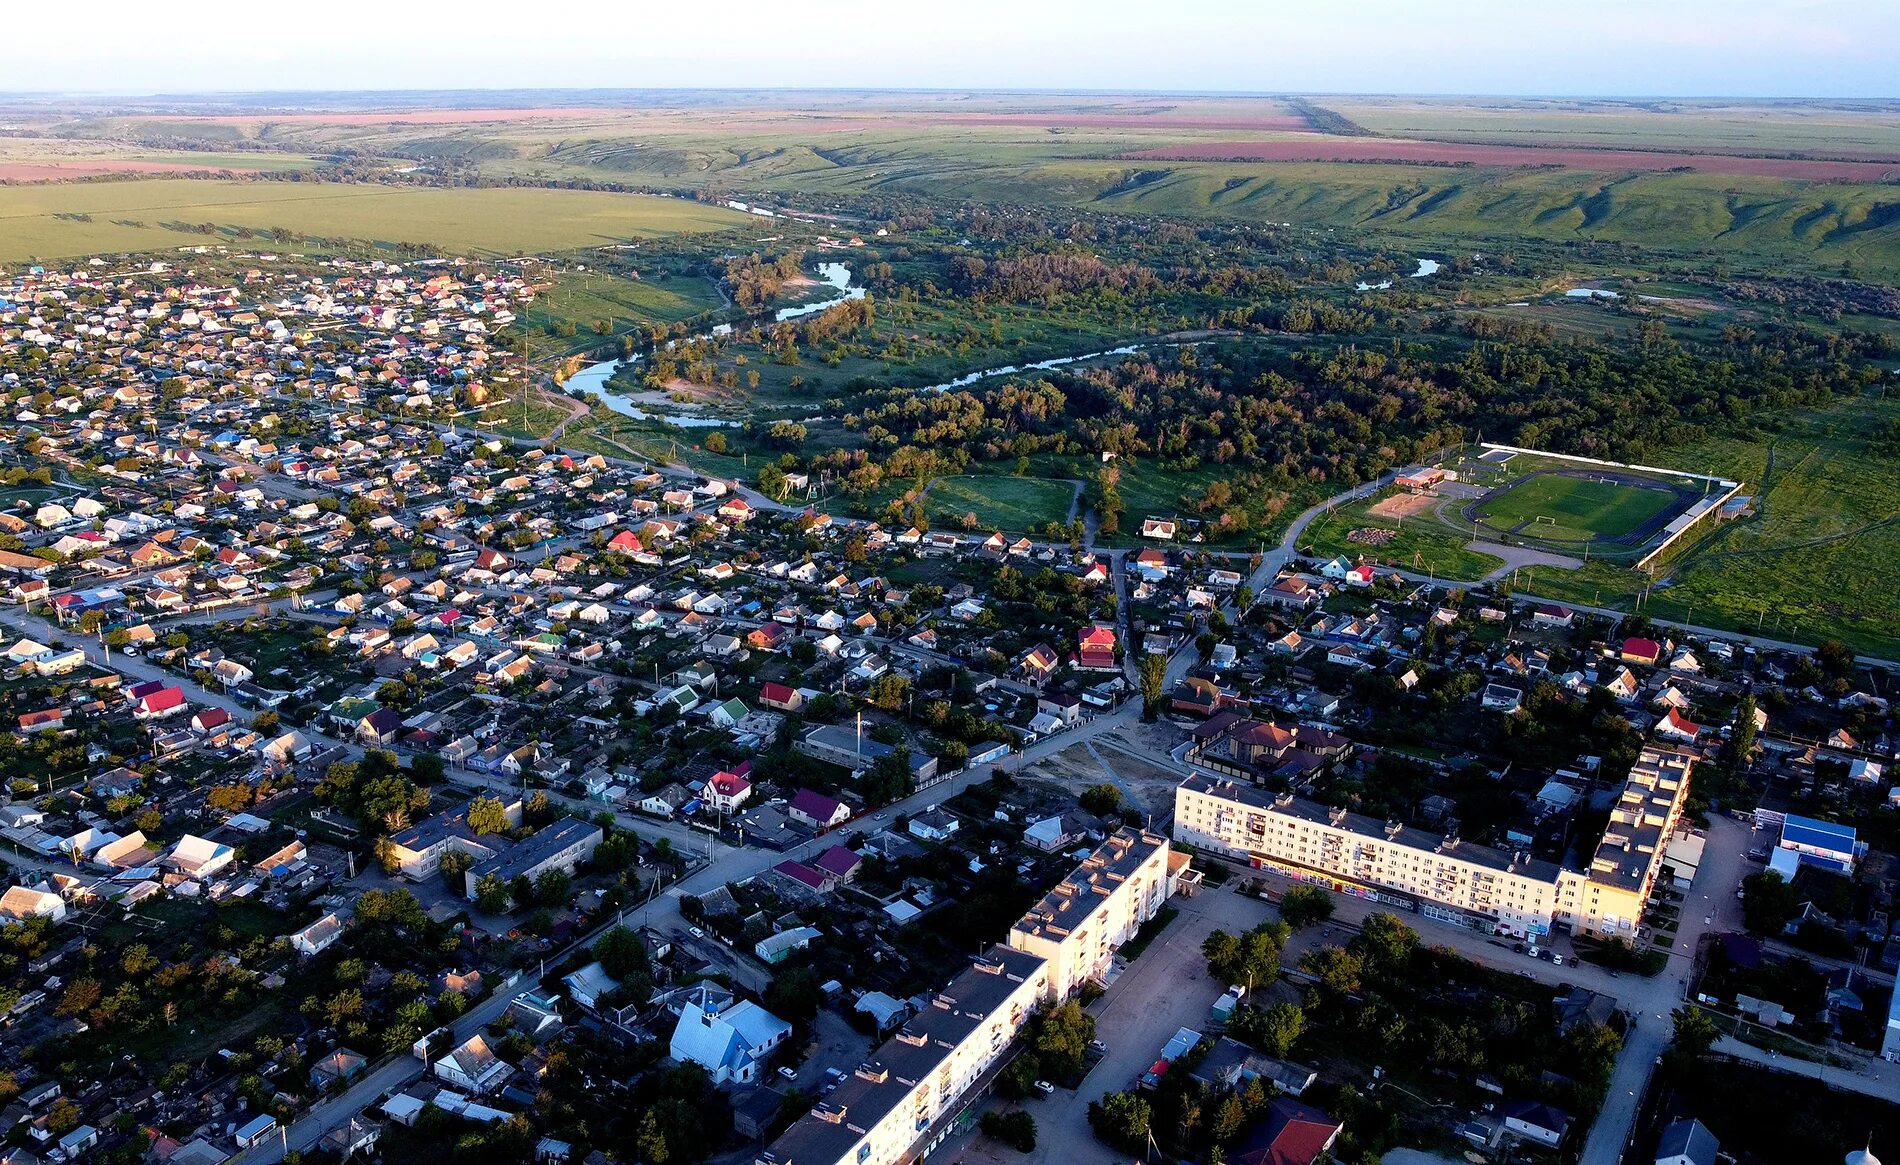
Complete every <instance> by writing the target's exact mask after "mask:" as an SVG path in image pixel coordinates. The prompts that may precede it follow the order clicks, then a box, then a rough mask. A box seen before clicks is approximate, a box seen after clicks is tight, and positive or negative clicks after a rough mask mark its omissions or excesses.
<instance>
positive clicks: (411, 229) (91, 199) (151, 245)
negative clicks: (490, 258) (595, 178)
mask: <svg viewBox="0 0 1900 1165" xmlns="http://www.w3.org/2000/svg"><path fill="white" fill-rule="evenodd" d="M751 221H755V220H751V219H748V218H747V217H746V216H745V215H741V214H736V213H733V212H731V211H727V210H722V209H719V208H717V207H711V206H704V205H701V204H699V203H695V202H690V201H687V200H685V199H668V198H650V197H643V196H639V195H631V194H604V193H594V192H586V191H568V190H527V189H521V190H509V189H492V190H424V189H404V188H394V187H385V186H349V185H320V184H304V183H290V182H284V183H263V182H194V181H189V180H184V179H154V180H142V181H126V182H95V183H83V184H78V185H69V186H11V187H3V188H0V260H11V261H19V260H23V259H36V258H37V259H59V258H69V257H73V256H78V255H89V254H97V253H102V252H114V251H134V250H166V249H171V248H175V247H182V246H189V245H193V244H202V243H216V242H225V241H228V240H230V239H231V238H233V237H235V236H236V234H237V232H238V231H239V229H240V228H247V229H249V230H252V231H256V232H265V231H269V230H272V229H275V228H283V229H286V230H290V231H295V232H298V233H302V234H308V235H316V236H322V237H327V238H348V239H361V240H364V241H368V242H399V243H426V244H431V245H434V246H439V247H443V248H447V249H450V250H456V251H461V252H464V253H470V254H473V253H490V254H521V253H523V252H532V251H544V250H568V249H573V248H579V247H587V246H598V245H602V244H606V243H613V242H621V241H625V240H629V239H642V238H657V237H660V236H664V235H673V234H680V233H683V232H689V231H708V230H720V229H724V228H727V227H732V226H738V225H741V224H744V223H747V222H751ZM204 226H209V227H210V228H211V229H210V231H209V233H204V232H203V231H201V230H200V229H198V228H202V227H204Z"/></svg>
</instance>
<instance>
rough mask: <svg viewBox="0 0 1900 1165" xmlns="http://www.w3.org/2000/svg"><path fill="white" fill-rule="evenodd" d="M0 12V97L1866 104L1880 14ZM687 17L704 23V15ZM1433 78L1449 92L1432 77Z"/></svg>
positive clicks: (1771, 7) (396, 7)
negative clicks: (692, 96) (1268, 98)
mask: <svg viewBox="0 0 1900 1165" xmlns="http://www.w3.org/2000/svg"><path fill="white" fill-rule="evenodd" d="M98 8H101V9H103V12H102V13H101V14H100V18H99V19H96V20H95V19H90V18H89V19H88V20H87V22H86V24H85V28H84V30H83V35H76V34H75V32H74V22H73V18H72V16H71V14H70V13H67V12H64V11H60V10H56V9H50V8H46V7H28V8H23V9H22V10H21V11H20V12H17V13H13V14H10V15H9V25H10V27H9V32H10V40H11V42H12V43H13V45H14V47H15V52H14V53H13V54H12V58H11V62H10V66H9V76H8V77H7V79H6V92H8V93H10V94H13V95H19V96H27V95H46V94H62V95H71V96H81V95H84V96H94V97H137V96H154V95H168V96H182V95H193V94H203V95H211V94H233V93H239V94H241V93H252V94H256V93H266V92H269V93H296V92H304V93H328V92H389V93H395V92H418V91H422V92H427V91H444V90H458V91H475V92H479V91H494V90H549V89H566V90H590V89H627V90H654V89H689V90H692V89H696V90H741V91H745V90H754V91H757V90H777V91H798V90H830V91H862V90H884V91H897V90H904V91H912V92H932V91H934V92H959V91H970V90H980V91H1003V92H1011V91H1015V92H1024V91H1033V92H1051V93H1065V92H1071V93H1072V92H1095V93H1116V94H1119V93H1132V94H1162V95H1177V96H1237V97H1244V96H1265V95H1274V94H1339V95H1343V94H1351V95H1379V96H1406V97H1433V96H1482V97H1544V98H1559V99H1561V98H1657V99H1692V98H1698V99H1722V98H1730V99H1736V98H1749V99H1778V100H1800V99H1806V100H1842V99H1873V100H1878V99H1887V98H1892V97H1895V96H1900V82H1896V79H1895V78H1896V75H1897V71H1896V70H1895V69H1894V68H1893V65H1892V60H1891V56H1892V49H1893V46H1894V45H1896V44H1900V5H1895V4H1892V3H1881V2H1877V0H1727V2H1723V0H1676V2H1674V3H1671V4H1669V5H1667V6H1657V5H1655V4H1653V3H1649V2H1646V0H1602V2H1600V3H1598V4H1596V5H1594V6H1591V7H1589V8H1587V9H1586V8H1559V7H1556V6H1554V5H1536V4H1534V3H1533V4H1524V3H1522V2H1521V0H1519V2H1516V3H1510V2H1506V0H1468V2H1466V3H1462V4H1460V5H1458V6H1457V7H1456V8H1455V9H1452V10H1442V9H1430V8H1427V7H1425V6H1421V5H1417V4H1414V3H1409V2H1407V0H1363V2H1361V3H1356V4H1351V5H1338V6H1333V7H1330V8H1325V9H1321V10H1314V9H1313V8H1311V7H1310V6H1303V5H1293V4H1286V3H1278V2H1255V3H1247V2H1245V0H1184V2H1183V3H1180V4H1178V5H1176V6H1174V7H1172V8H1170V9H1166V10H1163V9H1162V8H1161V7H1160V6H1157V5H1153V4H1146V3H1135V2H1133V0H1098V2H1095V3H1088V2H1085V0H1043V2H1041V3H1031V4H1021V3H1005V2H1004V0H967V2H966V3H963V4H959V5H957V6H956V7H955V8H954V9H945V8H942V7H935V6H933V7H922V6H901V7H900V6H886V5H881V4H877V3H873V2H872V0H813V2H811V3H808V4H806V5H804V6H802V7H799V8H790V7H787V6H785V5H782V4H768V3H766V2H765V0H727V3H725V4H722V5H721V6H720V7H719V8H718V9H716V10H707V9H699V8H686V7H684V6H665V7H660V6H627V5H620V4H609V3H606V2H605V0H576V2H572V3H567V4H561V5H550V6H544V7H542V8H538V9H525V8H524V7H523V6H521V5H519V4H515V3H508V4H497V3H493V2H488V0H471V2H469V3H460V4H454V5H450V4H446V3H440V2H438V0H422V2H417V3H403V4H388V3H382V4H372V3H370V2H369V0H338V2H337V3H334V4H332V5H330V6H328V7H326V8H325V9H323V10H321V11H308V10H284V9H258V8H254V7H251V6H249V5H239V4H235V3H231V2H230V0H210V2H207V3H204V4H200V5H198V6H195V7H194V8H193V9H191V10H190V13H189V18H181V17H180V16H178V15H164V14H158V13H155V12H153V11H152V10H151V9H150V8H149V6H147V5H144V4H142V3H140V4H135V3H132V2H131V0H108V2H107V3H105V4H103V5H100V6H98ZM709 13H710V14H712V15H714V16H716V19H712V20H709V19H708V16H709ZM1448 82H1450V83H1448Z"/></svg>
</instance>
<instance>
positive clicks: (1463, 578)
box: [1302, 494, 1504, 582]
mask: <svg viewBox="0 0 1900 1165" xmlns="http://www.w3.org/2000/svg"><path fill="white" fill-rule="evenodd" d="M1384 496H1387V495H1384V494H1381V495H1379V496H1377V497H1372V498H1367V499H1365V500H1363V501H1358V502H1354V503H1352V504H1351V505H1347V506H1341V507H1339V508H1338V509H1336V510H1334V511H1333V512H1332V513H1330V514H1325V515H1322V516H1320V517H1318V518H1315V519H1314V520H1313V522H1312V524H1311V525H1309V526H1307V528H1306V538H1305V541H1304V543H1303V546H1302V548H1304V547H1306V546H1310V547H1312V552H1313V554H1314V555H1316V556H1320V557H1325V558H1332V557H1335V556H1337V555H1342V554H1343V555H1345V556H1346V557H1347V558H1348V559H1351V560H1352V561H1355V562H1357V561H1358V560H1359V559H1360V558H1361V557H1367V558H1371V559H1372V560H1374V561H1376V562H1383V563H1386V564H1387V565H1390V566H1395V567H1398V568H1400V569H1401V570H1413V571H1428V572H1430V573H1432V574H1435V575H1438V576H1439V577H1441V578H1445V579H1456V580H1458V581H1460V582H1477V581H1478V580H1479V579H1481V578H1483V577H1484V576H1485V575H1487V574H1490V573H1491V572H1492V571H1494V570H1496V569H1498V568H1499V567H1501V566H1503V565H1504V560H1503V559H1501V558H1497V557H1494V556H1492V555H1489V554H1481V553H1479V552H1478V551H1475V550H1467V549H1465V547H1466V545H1467V544H1468V543H1469V542H1470V541H1471V539H1470V538H1468V537H1466V536H1464V535H1463V534H1459V533H1457V532H1455V531H1451V530H1447V529H1445V528H1444V527H1442V526H1439V525H1436V524H1435V523H1432V522H1430V521H1429V520H1427V521H1409V522H1406V523H1404V524H1402V525H1401V524H1400V523H1397V522H1394V521H1393V520H1392V519H1390V518H1375V517H1373V516H1372V515H1371V513H1370V511H1371V508H1372V506H1373V505H1375V504H1376V503H1377V502H1378V501H1379V498H1380V497H1384ZM1360 529H1378V530H1391V531H1392V532H1393V538H1392V541H1390V542H1387V543H1386V544H1385V545H1383V546H1367V545H1365V544H1363V543H1358V542H1351V541H1348V540H1347V538H1346V535H1347V534H1348V533H1350V532H1352V531H1354V530H1360Z"/></svg>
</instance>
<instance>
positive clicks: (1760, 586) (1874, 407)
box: [1518, 397, 1900, 659]
mask: <svg viewBox="0 0 1900 1165" xmlns="http://www.w3.org/2000/svg"><path fill="white" fill-rule="evenodd" d="M1892 423H1900V401H1894V400H1882V399H1879V398H1873V397H1867V398H1861V399H1859V400H1854V401H1848V402H1844V403H1842V404H1839V405H1836V406H1834V407H1831V408H1824V409H1803V410H1798V411H1793V412H1788V413H1781V414H1770V415H1768V416H1767V417H1765V418H1763V419H1762V420H1761V422H1760V423H1759V425H1758V426H1757V427H1756V428H1753V429H1750V430H1746V431H1742V432H1737V433H1733V434H1730V435H1727V436H1723V437H1718V438H1712V439H1710V440H1707V441H1702V442H1699V443H1697V444H1694V445H1690V446H1687V447H1684V448H1681V449H1674V450H1670V451H1668V453H1666V454H1662V455H1659V456H1666V458H1667V459H1668V462H1669V464H1671V465H1677V466H1681V467H1683V468H1684V469H1689V470H1694V471H1697V472H1704V473H1717V474H1722V475H1724V476H1727V477H1730V478H1734V479H1735V480H1738V481H1741V482H1743V483H1744V485H1743V491H1742V492H1743V493H1744V494H1749V495H1754V496H1756V497H1758V498H1759V501H1758V503H1757V504H1758V513H1757V514H1756V516H1754V517H1750V518H1744V519H1741V520H1737V521H1731V522H1722V523H1709V524H1708V525H1707V526H1706V527H1697V529H1698V531H1700V533H1699V535H1697V536H1693V537H1691V538H1689V539H1685V543H1686V545H1685V546H1683V547H1682V548H1681V549H1679V550H1677V549H1673V548H1672V552H1671V554H1670V556H1669V558H1668V560H1667V561H1666V562H1665V564H1664V565H1663V567H1662V568H1661V571H1660V572H1659V574H1658V580H1659V582H1658V585H1657V586H1655V587H1653V588H1652V589H1651V590H1650V592H1649V595H1648V598H1647V599H1646V600H1641V601H1642V602H1643V610H1644V611H1646V612H1647V613H1649V614H1651V615H1654V616H1655V617H1657V618H1661V619H1676V620H1681V621H1682V622H1686V623H1696V624H1701V625H1705V626H1716V627H1726V628H1731V629H1734V630H1740V631H1757V630H1759V631H1760V632H1761V633H1762V634H1764V635H1768V636H1772V637H1775V638H1780V639H1789V640H1796V641H1800V642H1817V641H1819V640H1821V639H1824V638H1835V639H1839V640H1841V641H1842V642H1844V643H1847V644H1849V645H1851V646H1853V647H1855V648H1856V649H1858V650H1860V651H1862V652H1864V653H1867V654H1870V655H1876V656H1881V657H1884V658H1889V659H1892V658H1900V601H1896V599H1895V596H1896V595H1900V464H1896V462H1895V461H1894V459H1893V457H1892V455H1891V454H1885V455H1883V454H1882V453H1881V452H1879V451H1877V450H1876V449H1874V448H1872V447H1871V446H1870V442H1869V441H1868V439H1867V434H1869V433H1870V432H1873V431H1875V430H1877V429H1879V428H1880V427H1881V426H1883V425H1886V424H1892ZM1644 582H1645V579H1644V577H1643V576H1642V575H1640V574H1637V573H1635V572H1633V571H1630V570H1628V569H1625V568H1622V567H1617V566H1611V565H1606V564H1601V563H1592V564H1590V565H1589V566H1587V567H1585V568H1583V569H1581V570H1576V571H1568V570H1552V569H1548V568H1543V567H1533V568H1530V569H1527V570H1526V571H1525V572H1524V573H1523V574H1522V575H1521V576H1520V578H1519V582H1518V587H1519V589H1520V590H1522V591H1524V592H1525V593H1528V594H1537V595H1544V596H1549V597H1552V598H1558V599H1567V600H1571V601H1575V602H1581V603H1591V602H1596V603H1599V604H1601V605H1603V606H1615V607H1620V608H1624V609H1630V608H1633V607H1634V606H1635V605H1636V603H1637V602H1638V601H1639V599H1640V597H1641V592H1642V588H1643V584H1644Z"/></svg>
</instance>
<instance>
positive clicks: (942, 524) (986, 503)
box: [924, 476, 1075, 534]
mask: <svg viewBox="0 0 1900 1165" xmlns="http://www.w3.org/2000/svg"><path fill="white" fill-rule="evenodd" d="M1074 496H1075V485H1074V483H1072V482H1067V481H1047V480H1043V479H1040V478H1034V477H990V476H963V477H939V478H937V479H935V480H934V481H932V482H931V483H930V489H929V491H928V492H926V493H925V494H924V504H925V512H926V513H928V514H929V515H930V523H931V525H932V526H933V527H935V528H937V529H960V528H962V527H963V525H964V518H965V516H966V515H970V514H974V515H976V524H975V526H974V529H975V530H978V531H985V532H988V531H996V530H1001V531H1003V532H1004V533H1006V534H1022V533H1026V532H1028V531H1029V529H1030V528H1031V527H1035V526H1042V525H1046V524H1048V523H1050V522H1063V521H1067V520H1068V517H1069V500H1070V499H1071V498H1073V497H1074Z"/></svg>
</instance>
